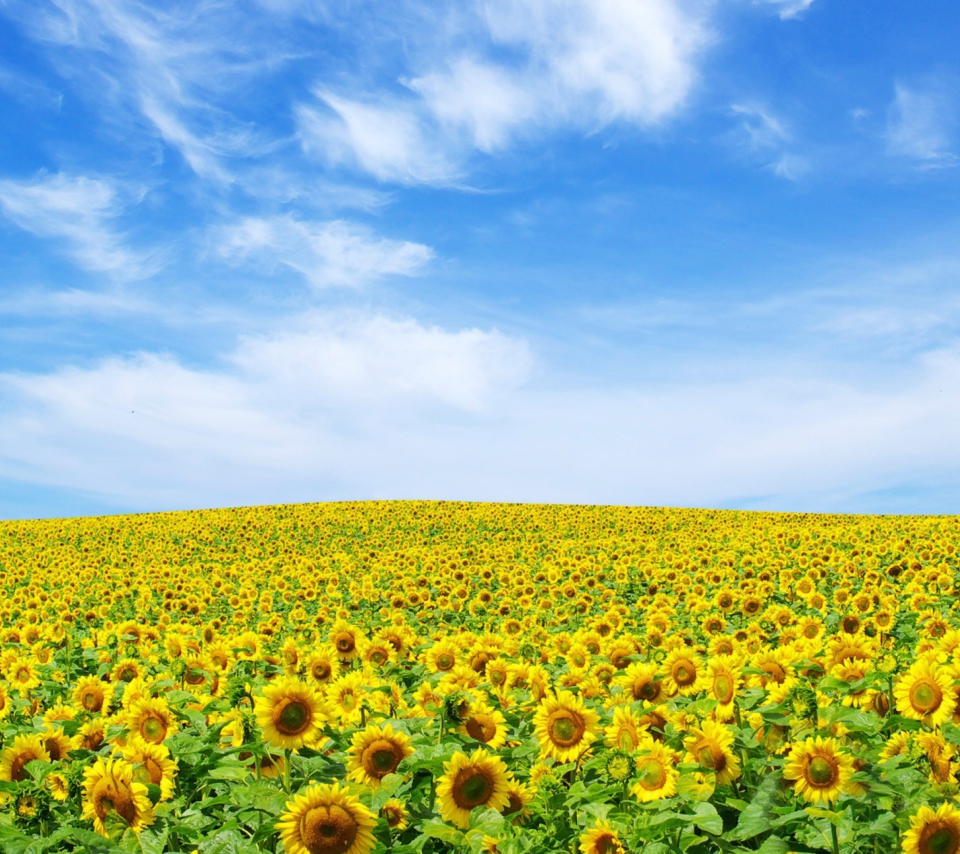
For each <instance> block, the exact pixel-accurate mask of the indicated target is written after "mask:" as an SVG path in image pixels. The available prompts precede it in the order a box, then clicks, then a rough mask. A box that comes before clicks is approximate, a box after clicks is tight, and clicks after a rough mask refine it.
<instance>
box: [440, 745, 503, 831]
mask: <svg viewBox="0 0 960 854" xmlns="http://www.w3.org/2000/svg"><path fill="white" fill-rule="evenodd" d="M508 782H509V772H508V771H507V766H506V765H504V764H503V760H502V759H500V757H499V756H495V755H493V754H490V753H488V752H487V751H486V750H484V749H483V748H482V747H481V748H478V749H477V750H476V751H474V752H473V754H472V755H471V756H467V755H466V754H464V753H460V752H459V751H458V752H457V753H455V754H454V755H453V758H452V759H451V760H450V761H449V762H447V763H446V764H445V765H444V775H443V777H442V778H441V780H440V783H439V784H438V786H437V797H438V798H439V800H440V814H441V816H443V819H444V821H449V822H452V823H453V824H456V825H457V826H458V827H460V828H463V829H464V830H465V829H466V828H468V827H469V826H470V812H471V811H472V810H474V809H476V808H478V807H482V808H486V809H494V810H497V811H498V812H502V811H503V809H504V808H505V807H506V806H507V805H508V804H509V803H510V797H509V795H508Z"/></svg>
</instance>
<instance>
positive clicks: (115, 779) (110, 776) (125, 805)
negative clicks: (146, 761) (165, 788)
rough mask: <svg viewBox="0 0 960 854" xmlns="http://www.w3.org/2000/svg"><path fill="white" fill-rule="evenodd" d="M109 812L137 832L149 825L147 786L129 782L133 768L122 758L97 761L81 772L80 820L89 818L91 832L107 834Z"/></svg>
mask: <svg viewBox="0 0 960 854" xmlns="http://www.w3.org/2000/svg"><path fill="white" fill-rule="evenodd" d="M110 813H114V814H116V815H117V816H119V817H120V818H122V819H123V820H124V821H125V822H126V823H127V824H128V825H129V826H130V828H131V829H132V830H133V831H134V832H135V833H139V832H140V831H141V830H143V828H145V827H147V826H148V825H151V824H153V822H154V819H155V816H154V813H153V807H152V806H151V805H150V798H149V796H148V795H147V787H146V786H145V785H144V784H143V783H138V782H135V781H134V779H133V766H132V765H130V763H128V762H126V761H124V760H123V759H102V758H101V759H98V760H97V762H96V764H95V765H93V766H92V767H90V768H87V769H86V771H85V772H84V797H83V814H82V817H83V818H89V819H93V827H94V830H96V831H97V833H99V834H100V835H101V836H106V835H107V829H106V825H105V821H106V819H107V816H108V815H109V814H110Z"/></svg>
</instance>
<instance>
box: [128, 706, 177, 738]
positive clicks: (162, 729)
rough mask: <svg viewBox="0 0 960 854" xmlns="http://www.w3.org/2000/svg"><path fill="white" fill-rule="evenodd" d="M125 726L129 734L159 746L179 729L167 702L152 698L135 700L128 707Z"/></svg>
mask: <svg viewBox="0 0 960 854" xmlns="http://www.w3.org/2000/svg"><path fill="white" fill-rule="evenodd" d="M126 724H127V726H128V727H129V729H130V732H131V734H133V735H138V736H140V738H142V739H143V740H144V741H149V742H151V743H153V744H160V743H161V742H162V741H164V740H165V739H167V738H169V737H170V736H171V735H173V734H174V733H175V732H176V731H177V729H178V728H179V726H178V724H177V719H176V718H175V717H174V715H173V712H172V711H171V710H170V706H169V705H168V704H167V701H166V700H163V699H161V698H157V699H153V698H152V697H144V698H142V699H140V700H136V701H135V702H134V703H133V705H131V706H130V708H129V709H128V711H127V714H126Z"/></svg>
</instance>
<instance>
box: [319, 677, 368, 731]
mask: <svg viewBox="0 0 960 854" xmlns="http://www.w3.org/2000/svg"><path fill="white" fill-rule="evenodd" d="M368 682H369V678H368V677H367V676H364V674H363V673H361V672H359V671H355V672H353V673H344V674H343V676H339V677H337V678H336V679H335V680H334V681H333V682H331V683H330V684H329V685H327V690H326V694H327V702H328V703H329V705H330V711H331V713H332V714H334V715H336V716H337V717H338V718H339V719H340V725H341V726H349V725H351V724H358V723H360V720H361V717H362V713H361V710H360V706H361V704H362V703H363V701H364V698H365V696H366V693H367V692H366V684H367V683H368Z"/></svg>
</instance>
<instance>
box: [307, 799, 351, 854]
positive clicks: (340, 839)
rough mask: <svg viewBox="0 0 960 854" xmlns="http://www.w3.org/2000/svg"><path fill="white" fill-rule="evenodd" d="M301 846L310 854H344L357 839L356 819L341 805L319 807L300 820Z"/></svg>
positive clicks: (309, 811)
mask: <svg viewBox="0 0 960 854" xmlns="http://www.w3.org/2000/svg"><path fill="white" fill-rule="evenodd" d="M299 829H300V844H301V845H303V847H304V848H306V849H307V851H309V852H310V854H344V852H345V851H348V850H349V849H350V847H351V846H352V845H353V841H354V840H355V839H356V838H357V831H358V830H359V826H358V825H357V821H356V819H355V818H354V817H353V816H352V815H351V814H350V813H349V812H348V811H347V810H346V809H344V808H343V807H342V806H340V805H339V804H330V805H329V806H318V807H314V808H313V809H312V810H308V811H307V812H306V813H304V814H303V816H302V817H301V818H300V828H299Z"/></svg>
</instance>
